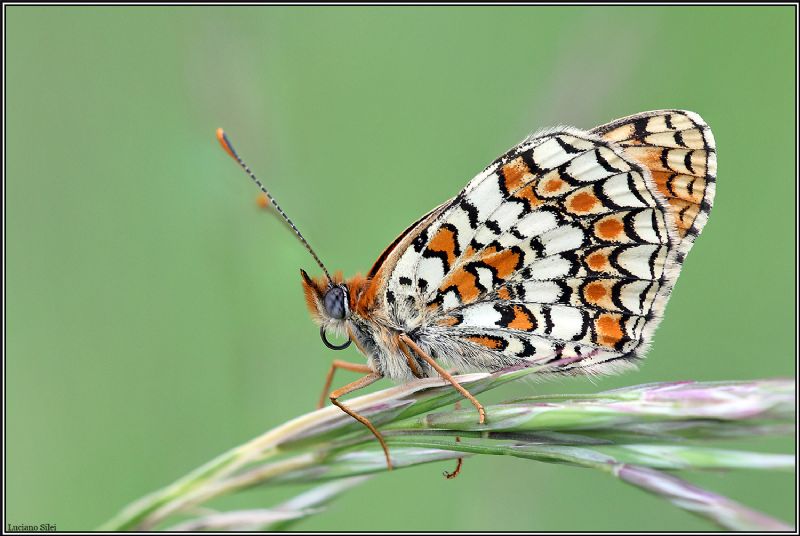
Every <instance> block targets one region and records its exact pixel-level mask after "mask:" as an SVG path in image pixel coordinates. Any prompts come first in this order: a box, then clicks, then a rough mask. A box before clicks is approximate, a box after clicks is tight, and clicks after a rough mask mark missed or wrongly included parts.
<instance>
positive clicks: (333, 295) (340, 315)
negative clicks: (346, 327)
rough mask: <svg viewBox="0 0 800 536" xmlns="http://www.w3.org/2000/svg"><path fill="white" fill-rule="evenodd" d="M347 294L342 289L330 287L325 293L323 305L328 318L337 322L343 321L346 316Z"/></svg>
mask: <svg viewBox="0 0 800 536" xmlns="http://www.w3.org/2000/svg"><path fill="white" fill-rule="evenodd" d="M346 299H347V294H346V293H345V291H344V289H343V288H342V287H332V288H331V289H329V290H328V292H326V293H325V297H324V298H323V303H324V305H325V311H327V312H328V316H330V317H331V318H335V319H337V320H344V317H345V315H346V314H347V304H346Z"/></svg>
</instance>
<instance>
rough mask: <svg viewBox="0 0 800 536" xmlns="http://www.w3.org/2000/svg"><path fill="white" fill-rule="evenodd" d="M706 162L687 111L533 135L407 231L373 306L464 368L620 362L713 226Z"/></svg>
mask: <svg viewBox="0 0 800 536" xmlns="http://www.w3.org/2000/svg"><path fill="white" fill-rule="evenodd" d="M714 168H715V154H714V145H713V138H712V137H711V133H710V130H708V127H707V126H705V123H703V122H702V120H701V119H700V118H699V116H697V115H696V114H692V113H691V112H678V111H664V112H649V113H646V114H642V115H639V116H633V117H630V118H626V119H622V120H619V121H616V122H614V123H611V124H609V125H604V126H601V127H598V128H596V129H594V130H593V131H591V132H586V131H580V130H576V129H572V128H559V129H554V130H550V131H545V132H542V133H538V134H535V135H533V136H531V137H529V138H527V139H526V140H524V141H523V142H522V143H520V144H519V145H517V146H516V147H514V148H513V149H511V150H510V151H509V152H507V153H506V154H504V155H503V156H501V157H500V158H498V159H497V160H496V161H494V162H493V163H492V164H491V165H489V166H488V167H487V168H486V169H485V170H484V171H483V172H482V173H481V174H479V175H478V176H477V177H475V178H474V179H473V180H472V181H470V183H469V184H468V185H467V186H466V188H465V189H464V190H463V191H461V192H460V193H459V194H458V195H457V196H456V197H455V198H453V199H452V200H451V201H449V202H448V203H446V204H445V205H443V206H442V207H439V209H437V211H436V213H435V214H434V216H431V217H430V218H429V219H428V221H427V222H426V224H425V225H424V226H419V227H418V228H417V229H415V232H414V233H413V240H411V239H409V240H408V241H407V242H406V244H405V249H404V250H403V251H398V252H396V258H395V260H394V262H393V263H392V264H393V265H392V269H391V271H390V273H389V274H388V275H387V276H386V279H385V283H384V284H383V285H382V289H381V290H382V295H381V296H379V297H376V298H379V299H381V301H382V303H383V308H384V310H385V312H386V316H387V317H388V318H389V319H390V321H391V322H392V323H393V324H395V325H397V326H399V327H401V328H402V329H403V330H405V331H407V332H411V333H414V334H415V336H416V337H417V338H418V339H419V340H420V341H422V343H423V344H425V345H426V346H427V347H428V348H430V349H431V351H432V353H433V354H434V355H437V356H440V357H442V358H444V359H445V360H448V356H450V357H451V358H450V359H449V360H450V361H451V362H455V363H456V364H459V365H466V366H467V367H466V368H477V369H497V368H502V367H503V366H508V365H511V364H518V363H520V362H530V361H536V362H547V361H551V360H555V359H564V358H568V359H569V358H571V359H569V361H570V363H571V364H569V365H567V366H566V367H565V368H568V369H570V370H572V371H574V372H592V373H593V372H603V371H604V370H603V369H608V368H610V367H613V364H611V363H612V362H616V364H622V365H624V364H625V363H626V362H628V361H629V358H633V357H640V356H641V355H642V353H643V352H644V350H645V349H646V346H647V344H648V343H649V341H650V339H651V338H652V333H653V330H654V329H655V327H656V325H657V323H658V321H659V319H660V317H661V314H662V312H663V309H664V306H665V305H666V301H667V299H668V297H669V293H670V292H671V290H672V286H673V285H674V283H675V280H676V278H677V277H678V274H679V272H680V264H681V262H682V260H683V257H684V256H685V254H686V252H687V251H688V249H689V247H690V245H691V242H692V241H693V239H694V237H696V236H697V234H698V233H699V232H700V230H701V229H702V226H703V224H704V223H705V221H706V220H707V215H708V210H709V209H710V206H711V201H712V198H713V191H714V190H713V174H714ZM454 354H458V356H460V357H459V358H458V359H455V358H452V356H453V355H454ZM620 358H626V359H620Z"/></svg>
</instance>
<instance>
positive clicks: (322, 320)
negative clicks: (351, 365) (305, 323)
mask: <svg viewBox="0 0 800 536" xmlns="http://www.w3.org/2000/svg"><path fill="white" fill-rule="evenodd" d="M300 275H302V276H303V292H304V293H305V296H306V305H307V306H308V310H309V311H310V312H311V316H312V317H313V318H314V320H316V321H317V323H318V324H319V325H320V336H321V337H322V342H324V343H325V346H327V347H328V348H330V349H332V350H343V349H344V348H347V347H348V346H349V345H350V341H349V340H348V341H347V342H346V343H344V344H342V345H334V344H332V343H331V342H329V341H328V339H327V338H326V333H327V331H334V332H335V333H345V332H346V331H347V330H346V323H347V319H348V317H349V316H350V290H349V289H348V287H347V284H346V283H344V282H343V281H342V277H341V274H336V275H335V276H334V277H333V279H328V277H325V276H323V277H318V278H312V277H310V276H309V275H308V274H307V273H306V272H305V270H300Z"/></svg>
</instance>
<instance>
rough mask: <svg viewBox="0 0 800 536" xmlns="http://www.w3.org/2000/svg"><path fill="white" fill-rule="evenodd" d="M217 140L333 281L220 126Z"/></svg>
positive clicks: (329, 279) (329, 278)
mask: <svg viewBox="0 0 800 536" xmlns="http://www.w3.org/2000/svg"><path fill="white" fill-rule="evenodd" d="M217 140H219V143H220V145H222V148H223V149H225V152H226V153H228V154H229V155H230V157H231V158H233V159H234V160H236V162H238V163H239V165H240V166H241V167H242V169H243V170H244V171H245V173H247V174H248V175H249V176H250V178H251V179H253V182H255V183H256V186H258V187H259V188H260V189H261V191H262V192H264V195H266V196H267V198H268V199H269V202H270V203H272V206H273V207H275V210H277V211H278V214H280V215H281V217H282V218H283V219H284V220H286V223H287V224H289V227H291V228H292V231H294V234H296V235H297V238H299V239H300V242H302V243H303V245H304V246H305V247H306V249H307V250H308V252H309V253H311V256H312V257H314V260H315V261H317V264H318V265H319V267H320V268H322V271H323V272H325V275H326V276H327V277H328V281H333V279H331V274H329V273H328V270H327V268H325V265H324V264H322V261H321V260H320V259H319V257H317V254H316V253H315V252H314V250H313V249H312V247H311V245H310V244H309V243H308V241H307V240H306V239H305V238H304V237H303V234H302V233H301V232H300V230H299V229H298V228H297V227H296V226H295V224H294V223H293V222H292V220H290V219H289V216H287V215H286V213H285V212H284V211H283V209H282V208H281V207H280V205H278V202H277V201H275V198H274V197H272V194H270V193H269V191H268V190H267V188H266V187H265V186H264V184H263V183H262V182H261V181H260V180H258V177H256V176H255V174H254V173H253V172H252V171H250V168H249V167H247V164H245V163H244V160H242V159H241V157H239V155H238V154H237V153H236V151H235V150H234V148H233V145H232V144H231V142H230V140H229V139H228V135H227V134H225V131H224V130H222V129H221V128H218V129H217Z"/></svg>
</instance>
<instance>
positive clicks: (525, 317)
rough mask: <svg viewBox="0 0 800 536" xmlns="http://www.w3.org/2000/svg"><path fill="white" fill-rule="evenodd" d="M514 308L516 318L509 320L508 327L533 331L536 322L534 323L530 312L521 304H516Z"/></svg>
mask: <svg viewBox="0 0 800 536" xmlns="http://www.w3.org/2000/svg"><path fill="white" fill-rule="evenodd" d="M513 309H514V320H512V321H511V322H509V324H508V327H509V328H511V329H518V330H520V331H531V330H532V329H533V328H534V327H535V324H534V323H533V319H532V318H531V315H530V313H528V311H526V310H525V309H524V308H523V307H522V306H520V305H515V306H514V307H513Z"/></svg>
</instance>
